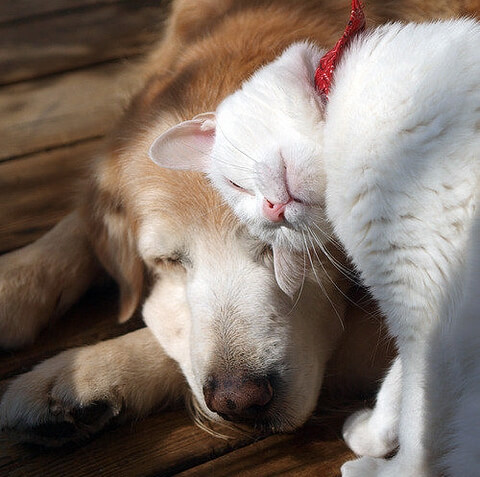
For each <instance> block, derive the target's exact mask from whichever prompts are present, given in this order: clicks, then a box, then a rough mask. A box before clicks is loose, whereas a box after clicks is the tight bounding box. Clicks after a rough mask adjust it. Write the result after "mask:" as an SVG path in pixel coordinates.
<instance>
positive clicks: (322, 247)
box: [306, 228, 362, 286]
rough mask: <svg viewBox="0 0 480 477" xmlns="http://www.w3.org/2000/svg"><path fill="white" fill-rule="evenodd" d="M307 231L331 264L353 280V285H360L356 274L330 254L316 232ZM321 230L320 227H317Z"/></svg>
mask: <svg viewBox="0 0 480 477" xmlns="http://www.w3.org/2000/svg"><path fill="white" fill-rule="evenodd" d="M306 230H307V232H308V233H309V234H310V235H311V237H312V238H313V239H314V240H315V243H316V244H317V245H318V247H319V248H320V250H321V251H322V253H323V254H324V255H325V256H326V257H327V258H328V260H330V262H331V263H332V265H333V266H334V267H335V268H336V269H337V270H338V271H339V272H340V273H341V274H342V275H344V276H345V277H346V278H348V279H349V280H350V281H351V282H353V283H354V284H355V285H359V286H362V283H361V282H360V281H359V280H358V279H357V275H356V274H355V272H353V271H352V270H349V269H348V268H346V267H345V266H343V265H342V264H341V263H340V262H339V261H338V260H337V259H336V258H335V257H333V256H332V254H331V253H330V252H329V251H328V250H327V248H326V247H325V245H324V244H323V242H322V240H321V239H320V238H319V237H318V236H317V235H316V233H315V232H314V231H313V230H312V229H310V228H307V229H306ZM319 230H321V229H319Z"/></svg>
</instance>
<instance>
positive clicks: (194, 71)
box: [0, 0, 478, 445]
mask: <svg viewBox="0 0 480 477" xmlns="http://www.w3.org/2000/svg"><path fill="white" fill-rule="evenodd" d="M477 6H478V5H476V4H475V2H470V3H468V1H465V2H460V1H458V2H449V1H447V0H444V1H435V2H434V1H423V0H405V1H400V0H397V1H385V0H372V1H370V2H369V3H368V9H367V12H368V15H369V17H370V22H371V24H372V23H378V22H382V21H387V20H389V19H399V18H400V19H405V20H418V19H422V18H427V17H428V18H431V17H432V16H443V17H445V16H451V15H457V14H465V13H473V12H474V11H475V8H476V7H477ZM348 13H349V2H348V1H347V0H345V1H337V0H323V1H322V0H276V1H273V0H251V1H250V0H245V1H234V0H177V1H176V2H174V3H173V5H172V11H171V14H170V17H169V20H168V24H167V27H166V30H165V34H164V38H163V39H162V41H161V42H160V43H159V44H158V45H157V47H156V48H155V49H154V50H153V51H152V53H151V55H149V57H148V58H147V59H146V60H145V61H144V63H143V64H142V65H136V68H137V70H138V76H139V78H141V79H142V81H143V82H144V86H143V89H141V91H140V92H139V93H138V94H137V95H136V96H135V97H134V98H133V100H132V102H131V104H130V106H129V108H128V109H127V111H126V113H125V115H124V118H123V119H122V120H121V121H120V122H119V124H117V126H116V128H115V130H114V132H113V133H112V134H111V136H110V139H109V141H108V144H107V145H106V146H105V150H104V153H103V154H102V155H101V156H100V157H98V158H97V159H96V160H95V161H94V162H93V163H92V166H91V170H90V173H89V177H88V180H87V182H86V183H85V184H83V185H82V189H81V193H80V195H79V199H78V207H77V208H76V210H74V211H73V212H72V213H71V214H70V215H69V216H67V217H66V218H65V219H64V220H62V221H61V222H60V223H59V224H58V225H57V226H56V227H55V228H53V229H52V230H51V231H50V232H49V233H47V234H46V235H45V236H44V237H43V238H41V239H40V240H38V241H36V242H35V243H33V244H31V245H29V246H27V247H24V248H23V249H20V250H18V251H15V252H12V253H10V254H7V255H4V256H2V257H0V346H1V347H3V348H6V349H12V348H18V347H22V346H26V345H28V344H29V343H31V342H33V341H34V339H35V337H36V336H37V334H38V333H39V331H40V330H41V329H42V328H44V327H45V326H46V325H47V324H48V323H49V322H51V321H52V320H53V319H55V318H56V317H58V316H61V315H62V313H63V312H64V311H65V310H66V309H67V308H69V307H70V306H71V305H72V304H73V303H74V302H75V301H76V300H77V299H78V298H79V297H80V296H81V295H82V294H83V293H84V292H85V290H86V289H87V288H88V287H89V286H90V284H91V283H92V281H93V280H94V279H95V277H96V276H97V273H98V271H99V269H100V268H103V269H105V270H106V271H107V272H108V273H109V274H110V275H111V276H112V277H113V278H114V280H115V281H116V282H117V283H118V286H119V289H120V302H121V303H120V316H119V319H120V320H121V321H124V320H128V319H129V317H131V316H132V314H133V313H134V311H135V310H136V309H137V308H138V307H139V306H141V307H142V313H143V317H144V320H145V323H146V324H147V327H146V328H143V329H140V330H138V331H135V332H132V333H129V334H127V335H124V336H121V337H119V338H116V339H112V340H108V341H105V342H101V343H98V344H96V345H93V346H87V347H83V348H75V349H71V350H67V351H65V352H63V353H60V354H59V355H57V356H55V357H53V358H51V359H48V360H47V361H45V362H43V363H41V364H39V365H37V366H36V367H35V368H34V369H33V370H32V371H30V372H28V373H26V374H23V375H21V376H19V377H17V378H16V379H14V380H13V381H12V383H11V384H10V386H9V388H8V390H7V391H6V393H5V394H4V396H3V398H2V401H1V404H0V426H1V428H2V429H3V430H4V431H7V432H9V433H10V434H11V435H12V436H15V437H17V438H18V439H19V440H21V441H32V442H38V443H42V444H46V445H59V444H62V443H64V442H67V441H76V440H81V439H83V438H85V437H88V436H90V435H92V434H94V433H95V432H97V431H99V430H100V429H102V428H103V427H104V426H105V425H106V424H107V423H108V422H109V421H110V420H111V419H112V418H113V417H115V416H119V415H121V416H127V417H128V416H130V417H132V416H133V417H138V416H141V415H145V414H146V413H148V412H149V411H150V410H152V409H153V408H154V407H156V406H158V405H159V404H162V403H166V402H169V401H175V400H180V399H191V400H192V402H193V403H194V406H193V408H194V410H195V413H196V414H197V418H198V419H203V420H212V421H224V420H227V421H233V422H235V423H237V422H238V423H246V424H249V425H251V426H253V427H255V428H257V429H260V430H267V431H274V432H282V431H291V430H293V429H296V428H298V427H299V426H301V425H302V424H303V423H304V422H305V421H306V419H308V417H309V416H310V415H311V413H312V411H313V409H314V407H315V405H316V402H317V399H318V396H319V394H320V390H321V388H322V383H323V380H324V375H325V369H326V364H327V361H328V360H329V358H330V357H331V355H332V352H333V351H334V350H335V348H336V347H337V345H338V342H339V340H340V338H341V336H342V333H344V329H346V330H347V333H348V332H350V333H352V337H350V338H349V339H347V340H346V342H347V343H349V344H348V345H345V344H344V345H345V346H347V352H345V350H344V351H343V353H342V354H341V355H340V356H342V357H343V358H344V357H345V356H347V355H348V356H349V358H350V360H352V361H354V360H355V349H356V348H357V347H358V346H357V345H359V346H361V345H362V344H363V343H364V340H367V339H368V336H369V330H370V332H371V330H372V326H370V328H369V326H368V325H366V324H364V323H365V321H362V322H361V323H362V326H355V325H354V324H353V325H352V322H354V321H355V320H357V323H360V321H358V319H359V318H358V315H362V314H364V313H363V312H362V311H361V310H358V309H357V310H356V312H355V314H356V315H357V316H356V317H355V316H353V315H350V314H348V313H347V314H346V313H345V310H346V305H347V298H346V294H347V291H348V288H349V286H350V285H349V282H348V280H347V279H346V278H345V277H344V276H343V275H342V273H341V272H340V271H339V269H338V268H340V267H338V266H337V265H338V264H342V266H347V264H346V262H345V260H344V258H343V256H342V253H341V251H339V250H338V249H337V248H336V247H335V246H334V245H333V244H332V247H331V249H330V250H329V252H330V254H331V256H332V257H334V258H335V261H336V263H335V264H333V263H332V262H330V261H329V260H328V259H327V258H326V257H325V256H323V255H321V254H320V252H318V257H315V258H316V263H314V266H315V270H312V267H310V266H309V267H307V266H305V273H304V278H303V285H302V288H301V292H300V293H299V295H298V296H297V297H295V299H294V300H291V299H290V298H289V297H288V296H286V295H285V294H284V293H282V291H281V290H280V289H279V287H278V285H277V283H276V280H275V276H274V271H273V266H272V259H271V251H270V250H269V248H268V247H266V246H265V245H264V244H263V243H261V242H260V241H259V240H258V239H256V238H255V237H252V236H251V235H250V234H249V233H248V231H247V230H246V228H245V227H244V226H243V225H241V224H240V223H239V221H238V220H237V219H236V217H235V216H234V215H233V213H232V212H231V211H230V210H229V209H228V207H227V206H226V205H225V204H224V203H222V201H221V200H220V198H219V197H218V195H217V193H216V192H215V191H214V190H213V189H212V188H211V187H210V185H209V184H208V183H207V181H206V179H205V178H204V177H203V176H202V175H201V174H199V173H192V172H179V171H173V170H163V169H160V168H158V167H157V166H156V165H154V164H153V163H152V162H151V161H150V159H149V158H148V150H149V147H150V145H151V143H152V142H153V140H154V139H155V138H156V137H157V136H158V135H159V134H161V133H162V132H163V131H165V130H167V129H169V128H170V127H172V126H174V125H175V124H177V123H179V122H181V121H183V120H187V119H190V118H192V117H194V116H195V115H197V114H199V113H202V112H204V111H212V110H215V108H216V106H217V105H218V103H219V102H220V101H221V100H222V99H223V98H225V97H226V96H227V95H228V94H231V93H232V92H233V91H235V90H236V89H237V88H238V87H239V86H240V85H241V83H242V81H244V80H245V79H246V78H248V77H249V76H250V75H251V74H252V73H253V72H254V71H255V70H256V69H257V68H258V67H260V66H261V65H263V64H265V63H267V62H269V61H271V60H273V59H274V58H275V57H276V56H277V55H278V54H280V53H281V52H282V51H283V50H284V49H285V48H286V47H288V46H289V45H290V44H291V43H292V42H295V41H299V40H309V41H313V42H315V43H318V44H320V45H322V46H325V47H329V46H331V45H332V44H333V43H334V42H335V41H336V39H337V37H338V35H339V33H340V32H341V31H343V28H344V24H345V21H346V19H347V18H348ZM373 326H376V325H375V323H374V324H373ZM352 329H356V330H357V334H355V332H354V331H349V330H352ZM373 334H374V333H373ZM374 339H375V340H376V339H377V336H376V335H375V336H374ZM357 353H358V350H357ZM357 355H358V354H357ZM343 358H342V359H343ZM342 359H340V361H338V360H337V366H338V369H342V366H343V369H349V363H348V362H347V361H342ZM347 378H350V379H351V381H352V382H356V380H357V379H358V376H347ZM360 381H361V380H360Z"/></svg>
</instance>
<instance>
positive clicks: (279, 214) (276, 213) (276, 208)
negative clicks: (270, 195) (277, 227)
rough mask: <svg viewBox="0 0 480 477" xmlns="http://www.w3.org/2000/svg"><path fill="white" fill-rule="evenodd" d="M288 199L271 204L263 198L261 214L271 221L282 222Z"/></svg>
mask: <svg viewBox="0 0 480 477" xmlns="http://www.w3.org/2000/svg"><path fill="white" fill-rule="evenodd" d="M289 203H290V201H288V202H286V203H284V204H272V203H271V202H270V201H269V200H267V199H265V198H264V199H263V215H264V216H265V217H266V218H267V219H268V220H270V221H272V222H283V221H284V219H285V217H284V213H285V207H287V204H289Z"/></svg>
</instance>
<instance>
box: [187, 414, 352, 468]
mask: <svg viewBox="0 0 480 477" xmlns="http://www.w3.org/2000/svg"><path fill="white" fill-rule="evenodd" d="M340 429H341V421H340V420H339V419H336V420H335V421H334V422H333V423H332V422H330V423H329V424H328V425H324V426H322V425H317V426H313V425H311V424H307V426H306V427H304V428H303V429H301V430H299V431H297V432H296V433H295V434H290V435H274V436H270V437H268V438H267V439H264V440H262V441H260V442H256V443H254V444H252V445H250V446H246V447H243V448H242V449H239V450H235V451H233V452H230V453H228V454H226V455H224V456H222V457H219V458H217V459H213V460H211V461H208V462H206V463H204V464H202V465H199V466H196V467H194V468H191V469H189V470H187V471H185V472H182V473H180V474H178V476H179V477H180V476H181V477H208V476H212V475H214V476H215V477H230V476H232V475H234V476H236V477H259V476H262V477H267V476H268V477H270V476H271V477H274V476H279V475H290V476H295V477H311V476H321V477H339V476H340V467H341V465H342V464H343V463H344V462H345V461H346V460H348V459H352V458H354V455H353V454H352V452H351V451H349V450H348V448H347V446H346V445H345V443H344V442H343V441H342V440H341V439H339V433H340Z"/></svg>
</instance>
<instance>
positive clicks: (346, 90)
mask: <svg viewBox="0 0 480 477" xmlns="http://www.w3.org/2000/svg"><path fill="white" fill-rule="evenodd" d="M323 54H324V51H321V50H319V49H318V48H316V47H315V46H312V45H308V44H303V43H302V44H294V45H292V46H291V47H290V48H289V49H288V50H287V51H285V53H284V54H283V55H282V56H281V57H279V58H278V59H277V60H276V61H274V62H273V63H271V64H269V65H267V66H266V67H264V68H262V69H261V70H259V71H258V72H257V73H256V74H255V75H254V76H253V77H252V78H251V79H250V80H248V81H247V82H246V83H245V84H244V85H243V87H242V88H241V89H240V90H239V91H237V92H236V93H234V94H233V95H231V96H230V97H228V98H227V99H226V100H225V101H223V102H222V104H221V105H220V106H219V107H218V109H217V111H216V113H205V114H203V115H200V116H197V117H196V118H194V119H192V120H191V121H187V122H184V123H181V124H179V125H177V126H176V127H174V128H172V129H171V130H169V131H167V132H166V133H164V134H163V135H162V136H161V137H160V138H158V139H157V140H156V141H155V143H154V144H153V146H152V149H151V156H152V158H153V160H154V161H155V162H157V163H159V164H160V165H162V166H163V167H172V168H180V169H196V170H203V171H205V172H207V173H208V174H209V176H210V178H211V180H212V182H213V184H215V186H216V187H217V188H218V189H219V190H220V191H221V193H222V194H223V196H224V198H225V199H226V200H227V201H228V203H229V204H230V205H231V206H232V207H233V209H234V210H235V212H236V213H237V215H238V216H239V217H240V219H242V220H243V221H244V222H245V223H246V224H248V226H249V227H250V229H251V231H252V232H253V233H254V234H256V235H258V236H259V237H261V238H262V239H263V240H265V241H267V242H269V243H271V244H272V247H273V251H274V257H275V267H276V276H277V280H278V282H279V284H280V286H281V287H282V288H283V289H284V291H285V292H286V293H288V294H290V295H293V294H294V293H295V291H296V290H297V288H298V286H299V285H300V280H299V279H298V276H299V273H298V270H299V269H301V268H302V267H303V258H302V260H298V257H297V254H296V253H295V251H301V250H305V249H309V248H313V247H314V246H320V247H322V246H323V244H324V243H325V242H327V241H329V240H334V239H333V238H332V235H333V232H334V233H335V235H336V236H337V237H338V238H339V239H340V241H341V243H342V244H343V246H344V247H345V249H346V251H347V252H348V254H349V255H350V257H351V259H352V261H353V263H354V265H355V266H356V268H357V269H358V271H359V272H360V273H361V276H362V278H363V280H364V282H365V283H366V284H367V285H368V286H369V287H370V289H371V291H372V293H373V295H374V296H375V298H376V299H377V300H378V302H379V304H380V306H381V308H382V310H383V312H384V313H385V314H386V316H387V319H388V324H389V328H390V332H391V333H392V335H394V336H395V337H396V339H397V345H398V349H399V357H400V358H399V360H398V361H397V362H396V363H395V364H394V366H393V367H392V369H391V371H390V373H389V375H388V376H387V378H386V379H385V382H384V385H383V387H382V389H381V391H380V394H379V397H378V400H377V407H376V409H375V410H374V411H373V412H372V411H365V412H362V413H361V414H357V415H355V416H354V417H352V418H351V419H350V420H349V421H348V422H347V425H346V428H345V435H346V438H347V442H349V443H350V444H351V445H352V447H353V448H354V450H357V451H358V453H361V454H366V455H370V457H362V458H361V459H358V460H356V461H352V462H349V463H347V464H345V465H344V466H343V468H342V474H343V475H344V476H349V477H350V476H355V477H357V476H366V477H367V476H368V477H373V476H377V475H378V476H395V477H422V476H427V475H432V474H433V475H436V472H439V471H438V470H437V469H438V468H439V467H440V466H442V468H441V469H442V470H441V471H442V472H445V473H446V474H447V475H451V476H467V475H468V476H469V477H471V476H474V475H480V456H479V454H480V452H479V450H480V444H479V442H480V441H479V439H480V428H479V427H478V426H476V427H472V426H471V424H472V422H478V421H479V419H480V418H479V415H480V412H479V410H478V409H477V408H478V407H479V404H478V402H480V400H475V399H474V398H473V397H472V396H474V393H475V392H477V394H478V393H480V389H479V388H480V385H479V384H478V383H476V381H479V380H480V371H479V368H480V364H479V363H480V352H478V351H477V350H478V349H479V348H478V347H477V346H476V344H477V343H478V340H479V334H478V329H479V327H480V324H479V323H477V321H478V320H475V318H476V317H477V316H476V315H477V313H476V310H477V309H478V307H477V305H478V300H477V297H476V294H475V290H474V289H471V288H469V289H468V290H469V291H468V293H467V296H466V298H465V293H464V290H465V286H464V283H465V281H466V280H467V279H468V280H469V284H470V286H472V284H476V283H478V277H479V274H480V268H478V267H473V265H471V268H469V269H468V271H467V272H466V271H465V264H466V263H469V264H474V263H477V261H476V260H475V261H474V260H473V258H472V254H474V253H475V249H478V248H480V243H479V240H480V235H479V234H476V233H473V232H472V224H473V221H474V215H475V214H474V210H475V207H476V202H477V200H478V199H477V195H476V190H477V188H478V180H479V166H480V24H479V23H477V22H475V21H474V20H469V19H463V20H452V21H442V22H434V23H427V24H407V25H401V24H390V25H386V26H383V27H380V28H378V29H375V30H373V31H369V32H367V33H365V34H361V35H359V36H358V37H357V38H356V39H355V40H354V41H353V43H352V44H351V45H350V47H349V48H348V50H347V51H346V52H345V54H344V56H343V59H342V60H341V61H340V63H339V65H338V66H337V68H336V70H335V76H334V83H333V86H332V89H331V92H330V94H329V99H328V102H327V103H325V102H324V101H323V99H322V98H321V97H320V96H319V95H318V93H317V91H316V90H315V85H314V81H313V78H314V73H315V69H316V67H317V65H318V62H319V60H320V58H321V57H322V55H323ZM327 218H328V220H329V222H330V223H331V224H333V230H332V229H330V227H329V225H328V222H327ZM479 220H480V219H477V221H479ZM477 228H478V226H477ZM300 261H301V264H300V263H299V262H300ZM472 267H473V269H472ZM466 274H470V275H468V276H467V275H466ZM462 301H463V307H460V305H461V304H462ZM472 310H474V311H473V312H472ZM452 328H453V329H452ZM470 329H471V333H470V332H469V331H468V330H470ZM430 353H431V354H430ZM469 360H470V361H472V360H473V363H474V364H471V363H470V365H468V362H469ZM442 363H443V364H444V365H442ZM426 379H427V380H428V382H426ZM460 405H462V406H467V407H463V408H462V410H461V412H459V409H460V408H459V406H460ZM472 412H473V413H475V415H474V416H471V413H472ZM397 438H398V442H399V444H400V449H399V451H398V453H397V455H396V456H395V457H394V458H393V459H390V460H385V459H380V458H378V456H381V455H383V454H385V453H387V452H388V451H390V450H392V449H393V448H394V446H395V445H396V442H397ZM371 456H376V457H371ZM432 462H434V464H435V465H437V466H438V467H436V468H435V467H433V464H432ZM465 466H467V467H465ZM434 469H435V470H434ZM465 469H467V470H465Z"/></svg>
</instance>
